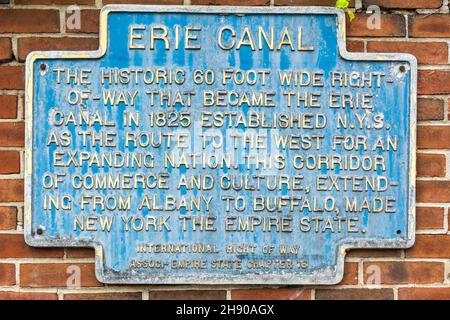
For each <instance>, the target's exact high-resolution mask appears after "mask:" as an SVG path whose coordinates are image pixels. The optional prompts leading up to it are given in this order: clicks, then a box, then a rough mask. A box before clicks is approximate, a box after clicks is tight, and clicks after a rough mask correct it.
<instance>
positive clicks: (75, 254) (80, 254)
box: [66, 248, 95, 259]
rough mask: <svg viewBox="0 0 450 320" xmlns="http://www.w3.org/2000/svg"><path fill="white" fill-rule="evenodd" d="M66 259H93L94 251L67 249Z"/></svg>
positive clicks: (88, 249) (90, 249)
mask: <svg viewBox="0 0 450 320" xmlns="http://www.w3.org/2000/svg"><path fill="white" fill-rule="evenodd" d="M66 255H67V258H75V259H80V258H94V257H95V250H94V249H92V248H67V249H66Z"/></svg>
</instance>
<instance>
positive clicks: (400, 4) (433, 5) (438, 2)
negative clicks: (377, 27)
mask: <svg viewBox="0 0 450 320" xmlns="http://www.w3.org/2000/svg"><path fill="white" fill-rule="evenodd" d="M362 3H363V6H364V8H368V7H369V6H371V5H376V6H379V7H381V8H385V9H437V8H440V7H441V6H442V0H408V1H405V0H362Z"/></svg>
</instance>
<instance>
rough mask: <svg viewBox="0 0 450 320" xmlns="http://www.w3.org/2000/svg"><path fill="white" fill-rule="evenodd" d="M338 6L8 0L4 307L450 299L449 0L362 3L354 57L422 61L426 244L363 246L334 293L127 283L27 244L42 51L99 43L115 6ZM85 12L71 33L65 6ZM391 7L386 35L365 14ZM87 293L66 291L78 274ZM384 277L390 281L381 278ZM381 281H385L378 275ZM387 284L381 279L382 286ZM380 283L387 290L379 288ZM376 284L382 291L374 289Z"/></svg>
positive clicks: (1, 40) (2, 45) (3, 24)
mask: <svg viewBox="0 0 450 320" xmlns="http://www.w3.org/2000/svg"><path fill="white" fill-rule="evenodd" d="M334 2H335V1H333V0H248V1H242V0H190V1H189V0H187V1H184V3H183V0H166V1H163V0H161V1H158V0H103V1H102V0H0V299H24V298H25V299H80V298H89V299H95V298H98V299H110V298H114V299H167V298H175V299H189V298H199V299H208V298H212V299H248V298H258V299H264V298H270V299H308V300H309V299H352V298H358V299H450V232H449V223H450V217H449V212H448V211H449V206H450V122H449V120H450V119H449V109H450V60H449V44H450V14H449V1H448V0H408V1H404V0H355V1H351V6H352V7H353V8H355V7H356V9H357V11H358V13H357V15H356V16H357V17H356V19H355V20H354V21H353V22H351V23H348V32H347V36H348V39H347V43H348V49H349V50H351V51H361V52H363V51H366V52H409V53H412V54H414V55H415V56H416V57H417V59H418V61H419V83H418V94H419V96H418V115H417V117H418V127H417V146H418V153H417V176H418V178H417V240H416V244H415V245H414V247H413V248H412V249H409V250H354V251H350V252H349V254H348V256H347V258H346V265H345V276H344V280H343V281H342V282H341V283H340V284H339V285H335V286H317V287H311V286H308V287H301V286H295V287H292V286H290V287H264V286H250V287H249V286H201V287H198V286H153V287H152V286H119V285H108V286H106V285H102V284H101V283H99V282H98V281H97V280H96V279H95V275H94V254H93V251H92V250H90V249H63V248H54V249H38V248H31V247H28V246H27V245H26V244H25V243H24V239H23V222H22V221H23V218H22V214H23V199H24V195H23V175H24V171H23V170H24V120H23V119H24V108H23V105H24V103H23V102H24V91H23V90H24V65H23V63H24V60H25V58H26V56H27V54H28V53H29V52H30V51H32V50H61V49H67V50H77V49H80V50H86V49H96V48H97V46H98V38H97V36H98V34H97V32H98V12H99V11H98V10H99V8H100V7H101V6H102V5H104V4H110V3H128V4H130V3H139V4H143V3H144V4H145V3H146V4H164V5H171V4H179V5H181V4H185V5H189V4H192V5H194V4H201V5H242V4H247V5H261V6H268V5H331V6H333V5H334ZM74 3H76V4H77V5H79V6H80V8H81V9H82V13H81V28H80V29H79V30H74V31H71V30H67V28H66V10H67V7H68V6H69V5H71V4H74ZM371 4H376V5H378V6H380V7H381V9H382V16H381V28H380V29H378V30H370V29H369V28H368V27H367V23H366V22H367V18H368V15H367V14H365V13H364V12H365V11H366V10H365V8H367V7H368V6H369V5H371ZM74 265H75V266H77V267H79V270H80V271H81V288H80V289H75V288H72V287H67V280H68V277H69V276H70V274H68V273H67V270H68V267H70V266H74ZM378 272H379V273H378ZM378 275H379V277H378ZM378 280H379V281H378ZM378 282H379V284H378ZM373 283H376V284H373Z"/></svg>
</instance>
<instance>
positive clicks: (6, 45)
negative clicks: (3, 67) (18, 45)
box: [0, 38, 13, 62]
mask: <svg viewBox="0 0 450 320" xmlns="http://www.w3.org/2000/svg"><path fill="white" fill-rule="evenodd" d="M12 58H13V54H12V47H11V39H10V38H0V62H8V61H11V60H12Z"/></svg>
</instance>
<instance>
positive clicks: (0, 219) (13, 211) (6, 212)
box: [0, 207, 17, 230]
mask: <svg viewBox="0 0 450 320" xmlns="http://www.w3.org/2000/svg"><path fill="white" fill-rule="evenodd" d="M16 227H17V208H16V207H0V230H14V229H16Z"/></svg>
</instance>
